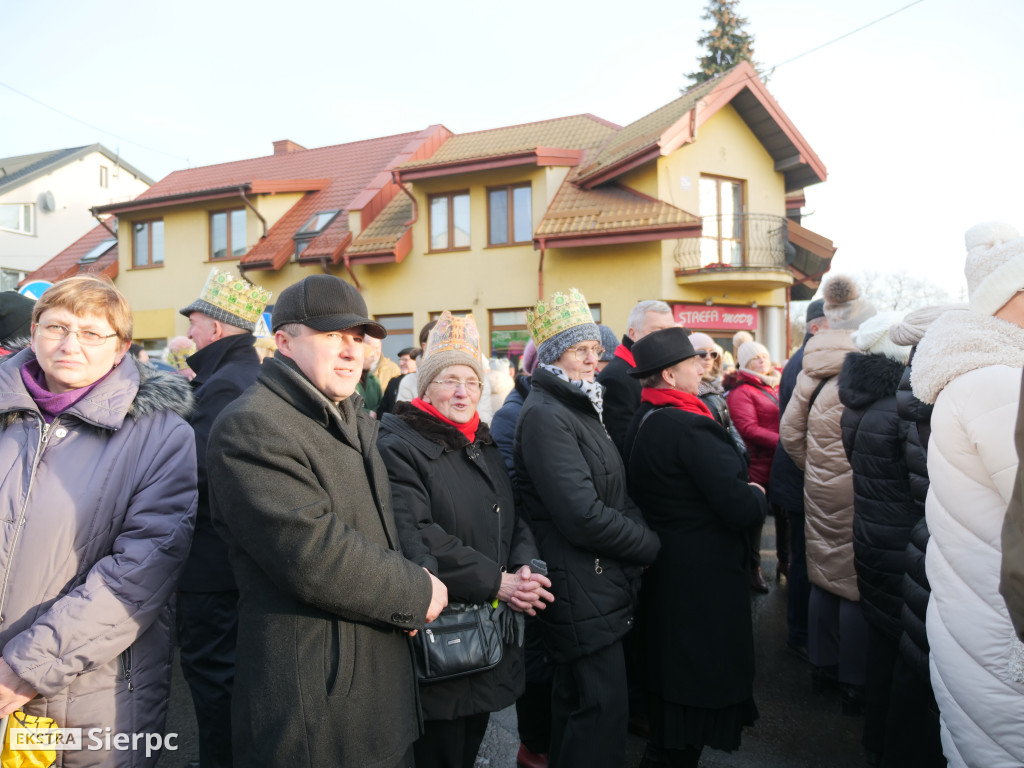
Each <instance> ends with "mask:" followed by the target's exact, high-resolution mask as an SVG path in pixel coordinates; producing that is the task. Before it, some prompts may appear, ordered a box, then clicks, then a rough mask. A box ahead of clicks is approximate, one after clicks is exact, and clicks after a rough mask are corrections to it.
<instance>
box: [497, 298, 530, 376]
mask: <svg viewBox="0 0 1024 768" xmlns="http://www.w3.org/2000/svg"><path fill="white" fill-rule="evenodd" d="M490 316H491V317H490V321H491V357H507V358H508V359H509V361H510V362H511V363H512V364H513V365H515V366H516V367H517V368H518V367H519V359H520V358H521V357H522V356H523V350H525V349H526V344H527V342H529V341H530V331H529V329H528V328H527V327H526V309H492V310H491V311H490Z"/></svg>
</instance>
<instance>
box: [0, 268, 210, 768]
mask: <svg viewBox="0 0 1024 768" xmlns="http://www.w3.org/2000/svg"><path fill="white" fill-rule="evenodd" d="M131 339H132V312H131V307H129V305H128V302H127V300H126V299H125V298H124V296H122V295H121V293H120V292H118V290H117V289H116V288H114V286H113V285H111V284H110V283H109V282H108V281H105V280H101V279H99V278H96V277H91V276H84V275H81V276H76V277H71V278H68V279H67V280H62V281H60V282H58V283H55V284H54V285H53V286H52V287H50V288H49V289H47V291H46V292H45V293H44V294H43V295H42V296H41V297H40V299H39V301H38V302H37V303H36V305H35V307H34V309H33V312H32V328H31V346H29V347H28V348H25V349H22V350H21V351H20V352H17V353H16V354H14V355H11V356H10V357H8V358H6V359H5V360H4V361H3V364H2V365H0V462H2V465H3V466H4V468H5V477H4V482H3V484H2V485H0V493H2V494H3V497H4V498H3V506H4V509H5V510H7V513H6V514H7V516H8V517H12V516H13V520H12V521H11V524H9V525H5V526H4V527H3V531H4V532H3V534H2V536H3V546H2V547H0V552H2V553H3V554H2V556H0V568H3V570H4V572H5V573H6V574H7V577H6V578H5V582H4V587H3V591H2V593H0V612H2V615H3V624H2V625H0V648H2V653H3V658H2V659H0V715H9V714H11V713H12V712H14V711H16V710H21V711H23V712H25V713H26V714H28V715H35V716H47V717H52V718H55V719H56V720H57V726H58V727H60V728H81V729H83V733H86V732H88V731H89V730H91V729H94V728H95V729H98V730H99V731H100V732H105V733H113V734H121V733H127V734H131V733H152V734H157V735H162V734H163V728H164V718H165V716H166V713H167V700H168V698H169V696H170V686H171V652H172V647H173V646H172V635H171V632H172V629H173V615H174V614H173V610H172V604H171V600H172V598H173V595H174V589H175V587H176V585H177V581H178V575H179V574H180V573H181V570H182V567H183V566H184V565H185V558H186V557H187V556H188V550H189V542H190V541H191V539H192V528H193V525H194V523H195V514H196V500H197V493H196V448H195V439H194V437H193V435H192V428H191V427H189V425H188V423H187V422H186V421H185V417H186V416H187V415H188V413H189V411H190V409H191V407H192V395H191V392H190V390H189V385H188V382H187V381H185V380H184V379H183V378H181V377H180V376H177V375H175V374H173V373H165V372H162V371H157V370H156V369H154V368H152V367H150V366H146V365H143V364H140V363H136V361H135V360H134V359H133V358H131V357H130V356H127V352H128V346H129V344H130V343H131ZM108 743H109V742H108ZM60 754H61V756H62V758H61V759H62V763H61V765H63V766H65V767H66V768H77V767H78V766H90V767H93V766H105V767H107V766H109V767H113V766H125V767H126V768H127V766H132V767H133V768H134V767H135V766H153V765H155V764H156V762H157V758H158V757H159V751H158V750H157V751H152V750H150V749H148V748H147V744H146V743H143V742H138V741H136V742H133V744H132V745H130V748H128V749H125V750H118V749H106V750H92V749H83V750H81V751H64V752H61V753H60Z"/></svg>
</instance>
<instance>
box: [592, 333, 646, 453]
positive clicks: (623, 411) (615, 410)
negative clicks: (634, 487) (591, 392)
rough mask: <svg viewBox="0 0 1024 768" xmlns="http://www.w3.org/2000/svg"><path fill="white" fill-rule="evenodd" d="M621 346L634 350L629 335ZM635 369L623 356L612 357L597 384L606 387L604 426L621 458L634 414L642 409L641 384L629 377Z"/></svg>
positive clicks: (600, 374)
mask: <svg viewBox="0 0 1024 768" xmlns="http://www.w3.org/2000/svg"><path fill="white" fill-rule="evenodd" d="M622 344H623V346H624V347H625V348H626V349H632V348H633V340H632V339H631V338H629V336H623V337H622ZM632 370H633V366H631V365H630V364H629V363H627V362H626V361H625V360H623V359H622V358H621V357H613V358H612V361H611V362H610V363H608V365H606V366H605V367H604V370H603V371H601V372H600V373H599V374H597V381H598V383H599V384H601V386H603V387H604V413H603V414H602V418H603V420H604V426H605V429H607V430H608V434H609V435H611V438H612V442H614V443H615V447H616V448H618V450H619V455H620V456H621V455H623V454H624V453H625V447H626V446H625V443H626V433H627V432H628V431H629V424H630V422H631V421H633V414H634V413H636V410H637V408H639V407H640V382H639V381H638V380H637V379H634V378H633V377H632V376H630V375H629V372H630V371H632Z"/></svg>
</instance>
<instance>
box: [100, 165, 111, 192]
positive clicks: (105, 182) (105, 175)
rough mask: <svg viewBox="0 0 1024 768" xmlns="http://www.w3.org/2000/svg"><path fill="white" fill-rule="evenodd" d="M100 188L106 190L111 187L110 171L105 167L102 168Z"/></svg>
mask: <svg viewBox="0 0 1024 768" xmlns="http://www.w3.org/2000/svg"><path fill="white" fill-rule="evenodd" d="M100 186H101V187H103V188H104V189H106V188H107V187H109V186H110V174H109V169H108V168H107V166H105V165H101V166H100Z"/></svg>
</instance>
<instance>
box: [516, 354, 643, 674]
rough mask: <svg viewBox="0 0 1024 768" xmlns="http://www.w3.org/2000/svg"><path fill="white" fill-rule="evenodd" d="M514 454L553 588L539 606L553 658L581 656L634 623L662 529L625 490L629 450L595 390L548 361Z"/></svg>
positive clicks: (537, 376) (523, 416) (538, 374)
mask: <svg viewBox="0 0 1024 768" xmlns="http://www.w3.org/2000/svg"><path fill="white" fill-rule="evenodd" d="M606 370H607V369H606ZM515 454H516V457H515V460H516V478H517V482H518V484H519V491H520V493H521V502H522V508H521V510H520V511H521V512H522V513H523V514H524V516H525V517H526V518H527V520H528V521H529V523H530V526H531V528H532V529H533V532H534V535H535V536H536V537H537V545H538V547H539V548H540V554H541V557H542V558H543V559H544V560H546V561H547V564H548V568H549V571H550V572H549V576H550V578H551V582H552V590H551V591H552V592H553V593H554V595H555V602H554V603H552V604H551V605H550V606H548V608H547V609H546V610H545V611H543V612H541V613H539V614H538V615H539V616H540V620H541V631H542V632H543V635H544V640H545V644H546V646H547V648H548V652H549V653H550V654H551V658H552V659H553V660H554V661H557V662H563V663H564V662H569V661H573V660H574V659H577V658H580V657H582V656H587V655H589V654H591V653H594V652H595V651H598V650H600V649H602V648H605V647H607V646H608V645H610V644H612V643H614V642H615V641H616V640H618V639H619V638H621V637H623V636H624V635H625V634H626V633H627V632H628V631H629V629H630V627H631V626H632V624H633V611H634V604H635V601H636V596H637V593H638V591H639V588H640V573H641V568H642V567H643V566H645V565H649V564H650V563H652V562H654V559H655V557H656V556H657V554H658V547H659V543H658V536H657V535H656V534H655V533H654V532H653V531H652V530H651V529H650V528H648V527H647V525H646V523H644V521H643V518H642V516H641V514H640V511H639V510H638V509H637V507H636V505H635V504H634V503H633V502H632V500H631V499H630V498H629V496H628V495H627V493H626V471H625V468H624V467H623V465H622V459H621V457H620V456H619V452H618V450H616V448H615V444H614V443H613V442H612V441H611V440H610V439H609V437H608V433H607V432H605V430H604V427H603V426H602V424H601V420H600V419H599V418H598V416H597V412H596V411H595V410H594V407H593V405H592V404H591V402H590V399H589V398H588V397H587V396H586V394H585V393H583V392H582V391H581V390H580V389H578V388H577V387H575V386H573V385H572V384H570V383H568V382H566V381H563V380H562V379H560V378H558V377H557V376H555V375H554V374H553V373H551V372H550V371H548V370H546V369H545V368H538V369H537V370H536V371H534V374H533V389H532V390H531V391H530V395H529V397H527V398H526V404H525V405H524V406H523V410H522V412H521V413H520V414H519V423H518V425H517V427H516V440H515Z"/></svg>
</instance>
